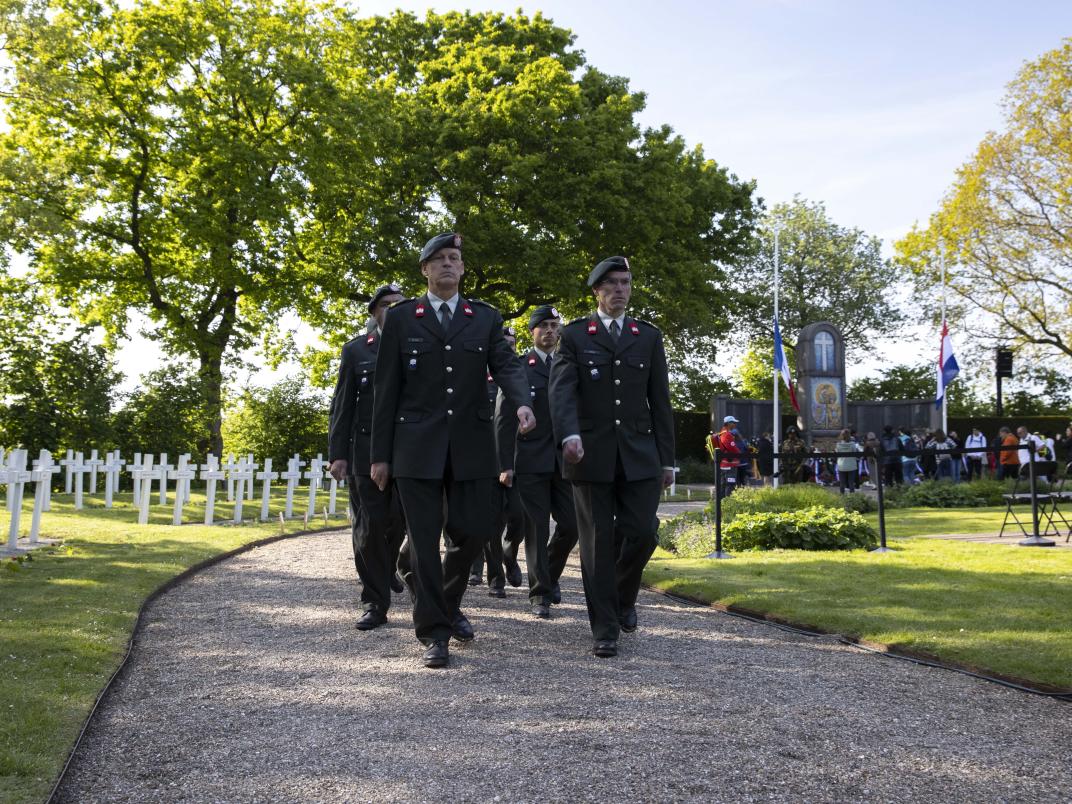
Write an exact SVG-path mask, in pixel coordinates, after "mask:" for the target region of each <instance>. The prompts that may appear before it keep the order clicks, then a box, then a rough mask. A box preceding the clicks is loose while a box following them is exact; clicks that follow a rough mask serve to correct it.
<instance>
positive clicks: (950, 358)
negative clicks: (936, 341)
mask: <svg viewBox="0 0 1072 804" xmlns="http://www.w3.org/2000/svg"><path fill="white" fill-rule="evenodd" d="M959 373H960V366H959V365H957V357H956V355H954V354H953V340H952V338H950V337H949V325H948V324H947V323H946V322H945V321H942V346H941V348H940V349H939V350H938V398H937V399H935V400H934V406H935V407H936V408H940V407H941V406H942V400H943V399H944V398H945V389H946V388H948V387H949V384H950V383H951V382H953V380H955V379H956V378H957V375H958V374H959Z"/></svg>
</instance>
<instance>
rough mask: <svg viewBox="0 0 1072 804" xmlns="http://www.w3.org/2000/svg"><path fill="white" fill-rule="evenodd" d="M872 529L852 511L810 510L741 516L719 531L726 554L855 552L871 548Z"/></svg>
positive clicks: (813, 507)
mask: <svg viewBox="0 0 1072 804" xmlns="http://www.w3.org/2000/svg"><path fill="white" fill-rule="evenodd" d="M877 542H878V535H877V534H876V533H875V529H874V528H873V527H871V525H870V524H868V522H867V520H866V519H864V518H863V517H862V516H861V515H860V514H858V513H856V512H855V511H843V510H840V509H837V508H825V507H822V506H818V505H816V506H812V507H811V508H805V509H803V510H801V511H792V512H788V513H759V514H741V515H740V516H738V517H737V518H736V519H734V520H733V522H731V523H730V524H728V525H726V526H725V527H724V528H723V529H722V545H723V548H724V549H726V550H730V551H733V550H774V549H788V550H855V549H858V548H870V547H874V546H875V544H876V543H877Z"/></svg>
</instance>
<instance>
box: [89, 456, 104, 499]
mask: <svg viewBox="0 0 1072 804" xmlns="http://www.w3.org/2000/svg"><path fill="white" fill-rule="evenodd" d="M85 463H86V466H88V467H89V493H90V494H96V493H97V467H98V466H100V465H101V464H103V463H104V461H102V460H101V459H100V458H99V457H98V453H97V450H95V449H93V450H90V451H89V460H88V461H86V462H85Z"/></svg>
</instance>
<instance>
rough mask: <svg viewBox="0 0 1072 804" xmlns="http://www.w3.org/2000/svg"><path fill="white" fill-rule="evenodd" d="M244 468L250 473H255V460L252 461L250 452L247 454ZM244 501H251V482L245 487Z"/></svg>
mask: <svg viewBox="0 0 1072 804" xmlns="http://www.w3.org/2000/svg"><path fill="white" fill-rule="evenodd" d="M246 467H247V468H248V469H249V471H250V472H256V471H257V462H256V461H255V460H253V453H252V452H251V453H249V455H247V456H246ZM246 499H247V500H252V499H253V481H252V480H251V481H250V482H249V485H248V486H247V487H246Z"/></svg>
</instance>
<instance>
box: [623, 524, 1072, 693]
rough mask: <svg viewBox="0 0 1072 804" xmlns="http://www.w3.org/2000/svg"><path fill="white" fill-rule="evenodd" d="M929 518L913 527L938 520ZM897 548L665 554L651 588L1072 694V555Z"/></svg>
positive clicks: (969, 547) (946, 544) (923, 544)
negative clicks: (881, 550)
mask: <svg viewBox="0 0 1072 804" xmlns="http://www.w3.org/2000/svg"><path fill="white" fill-rule="evenodd" d="M913 513H916V512H912V511H910V510H909V511H898V512H897V514H898V515H901V514H913ZM922 513H923V516H922V517H919V518H916V517H914V516H909V517H907V519H908V520H911V521H915V522H917V523H918V522H919V521H924V522H927V523H929V524H931V525H934V524H935V523H936V521H940V520H939V519H935V518H932V517H931V516H930V514H931V513H932V512H930V511H927V512H922ZM941 514H942V515H944V516H945V517H950V512H948V511H946V512H941ZM952 520H953V521H954V522H956V524H957V525H958V527H957V528H956V531H955V532H958V533H965V532H970V531H969V530H966V528H970V527H973V526H974V527H978V528H980V529H981V530H984V531H985V530H988V528H986V527H984V525H985V523H986V522H987V521H988V520H987V519H986V517H985V516H984V517H983V518H981V519H979V520H978V521H976V522H974V523H970V522H965V521H964V519H962V518H960V514H959V513H956V514H954V516H953V517H952ZM945 524H946V525H948V524H949V523H948V522H947V523H945ZM999 524H1000V519H999ZM897 527H898V528H900V527H901V525H900V524H898V525H897ZM905 527H910V526H909V525H906V526H905ZM911 527H915V526H914V525H913V526H911ZM943 527H944V526H943ZM917 532H918V529H917ZM891 546H892V547H893V552H891V553H887V554H874V553H868V552H866V551H862V550H856V551H832V552H809V551H798V550H772V551H766V552H754V553H738V554H735V556H734V558H732V559H728V560H717V561H716V560H710V559H678V558H676V557H675V556H673V555H672V554H670V553H667V552H665V551H663V550H659V551H657V552H656V554H655V556H654V557H653V559H652V561H651V563H650V564H649V565H648V568H647V571H646V572H645V575H644V579H645V582H647V583H649V584H651V585H652V586H655V587H657V588H659V589H663V590H665V591H668V592H672V593H677V594H681V595H686V596H688V597H692V598H695V599H699V600H704V601H708V602H717V603H721V604H726V605H734V606H739V607H742V608H746V609H749V610H752V611H756V612H763V613H765V614H770V615H774V616H776V617H779V618H782V619H785V620H788V621H791V622H796V623H801V624H805V625H811V626H814V627H816V628H819V629H822V630H824V631H831V632H836V633H842V634H847V635H851V636H855V637H860V638H863V639H866V640H870V641H873V642H879V643H884V644H887V645H893V646H897V647H900V648H905V649H910V650H913V651H919V652H923V653H928V654H933V655H936V656H938V657H940V658H942V659H944V660H947V661H951V662H956V663H959V664H964V665H969V666H972V667H977V668H984V669H987V670H990V671H993V672H996V673H1000V674H1003V675H1008V676H1015V677H1018V678H1023V679H1029V680H1032V681H1035V682H1041V683H1045V684H1050V685H1054V686H1058V687H1062V688H1065V689H1072V605H1070V601H1072V595H1070V591H1069V590H1070V588H1072V586H1070V580H1072V578H1070V576H1072V550H1061V549H1056V548H1052V549H1040V548H1024V547H1018V546H1015V542H1013V543H1012V544H1011V545H989V544H973V543H964V542H957V541H947V540H941V539H922V538H905V539H896V540H894V541H893V542H892V543H891Z"/></svg>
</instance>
